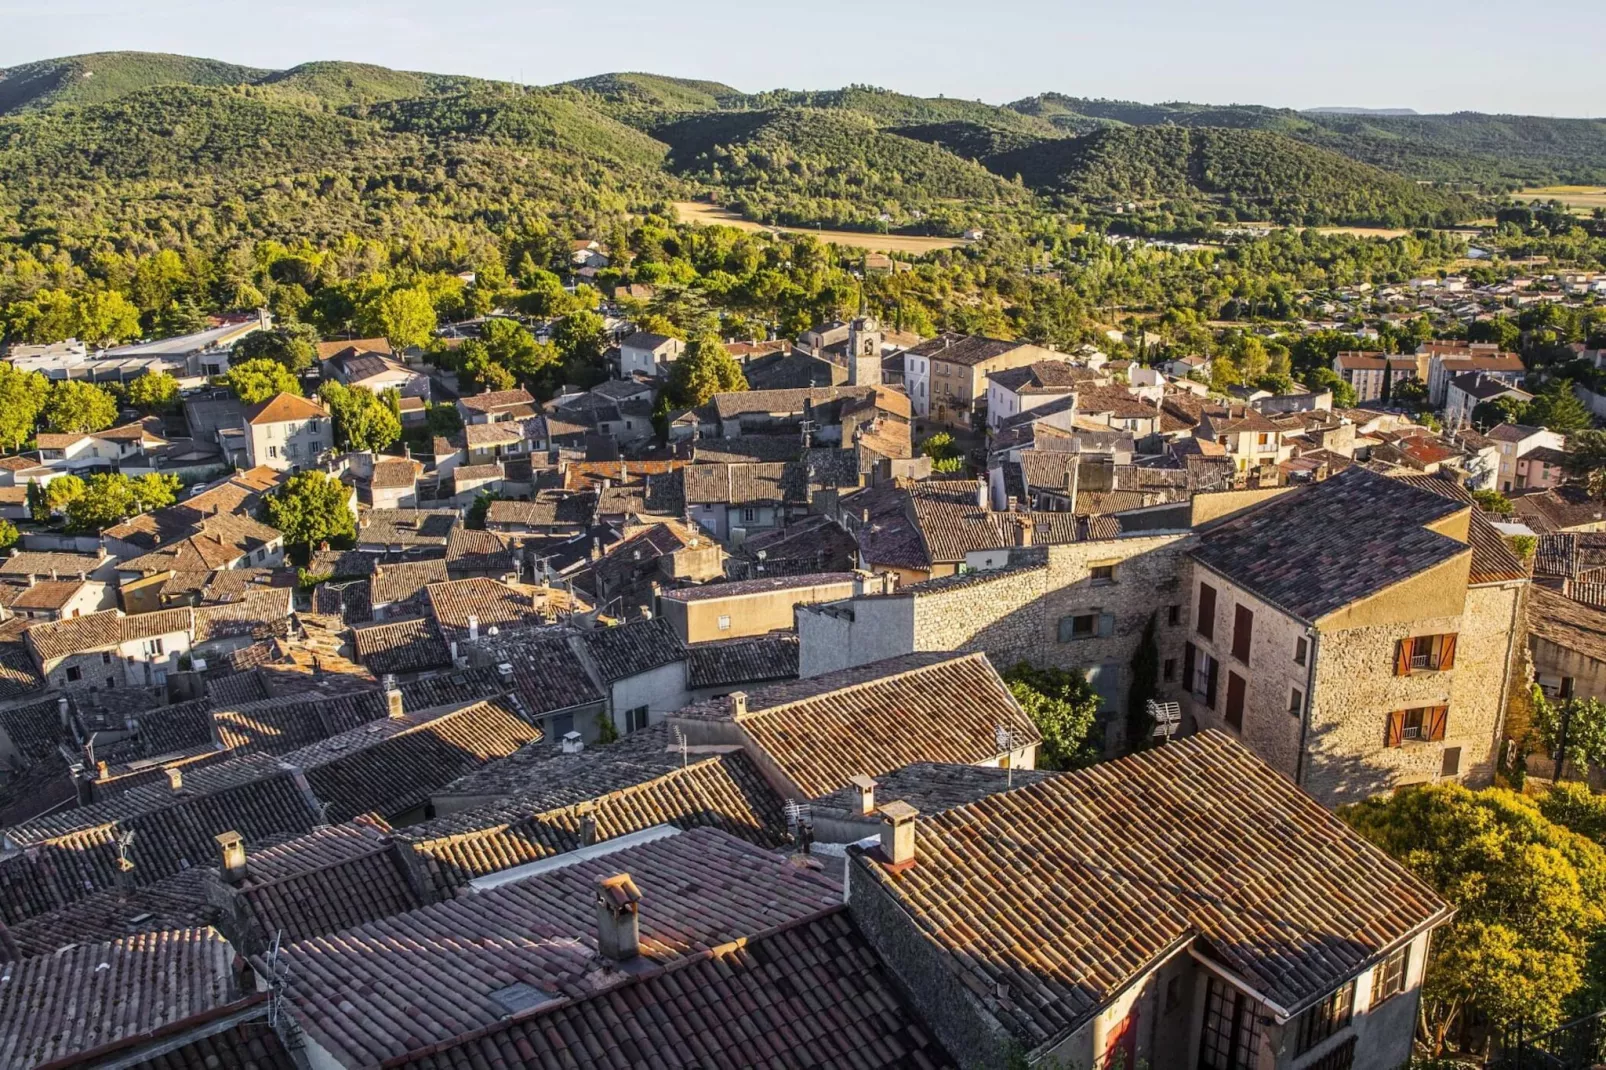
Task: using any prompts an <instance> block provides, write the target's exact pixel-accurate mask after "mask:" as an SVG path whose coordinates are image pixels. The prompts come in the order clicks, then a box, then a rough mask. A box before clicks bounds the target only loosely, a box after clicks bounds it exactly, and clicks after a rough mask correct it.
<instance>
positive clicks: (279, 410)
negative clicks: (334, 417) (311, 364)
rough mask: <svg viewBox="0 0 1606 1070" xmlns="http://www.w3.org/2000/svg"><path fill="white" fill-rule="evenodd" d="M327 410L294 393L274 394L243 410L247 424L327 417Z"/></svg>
mask: <svg viewBox="0 0 1606 1070" xmlns="http://www.w3.org/2000/svg"><path fill="white" fill-rule="evenodd" d="M328 417H329V410H328V409H326V408H324V407H323V406H322V405H319V404H318V403H317V402H315V401H309V400H307V399H306V398H301V397H296V395H294V394H275V395H274V396H273V397H271V398H269V399H268V400H267V401H264V402H262V403H261V404H260V405H253V406H251V407H250V408H248V409H246V410H245V422H246V423H248V424H277V423H284V422H286V421H288V420H312V419H319V418H322V419H327V418H328Z"/></svg>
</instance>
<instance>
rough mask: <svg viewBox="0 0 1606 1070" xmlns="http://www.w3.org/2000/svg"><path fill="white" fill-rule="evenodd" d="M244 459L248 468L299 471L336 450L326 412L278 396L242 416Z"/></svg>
mask: <svg viewBox="0 0 1606 1070" xmlns="http://www.w3.org/2000/svg"><path fill="white" fill-rule="evenodd" d="M245 426H246V456H247V457H249V458H250V461H251V466H252V467H253V468H254V467H257V466H258V465H265V466H267V467H268V468H278V469H283V470H290V471H299V470H300V469H302V468H305V467H308V466H311V465H315V464H317V463H318V462H319V460H320V459H322V457H323V456H324V455H325V454H326V453H328V452H329V451H330V450H332V449H334V448H335V427H334V421H333V420H332V419H330V417H329V410H328V409H325V408H324V407H323V406H322V405H319V404H318V403H317V402H315V401H309V400H308V399H306V398H298V397H296V396H295V395H294V394H278V395H275V396H274V397H272V398H269V399H268V400H267V401H264V402H262V403H261V404H260V405H253V406H252V407H251V408H249V409H247V410H246V413H245Z"/></svg>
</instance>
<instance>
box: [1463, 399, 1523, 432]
mask: <svg viewBox="0 0 1606 1070" xmlns="http://www.w3.org/2000/svg"><path fill="white" fill-rule="evenodd" d="M1528 409H1529V404H1528V402H1526V401H1523V400H1522V399H1520V398H1514V397H1512V396H1511V395H1509V394H1507V395H1506V396H1504V397H1498V398H1495V399H1494V400H1493V401H1480V402H1478V403H1477V404H1476V405H1474V406H1473V408H1472V426H1474V427H1498V426H1499V425H1501V424H1525V423H1527V422H1528V421H1529V419H1530V416H1529V414H1528Z"/></svg>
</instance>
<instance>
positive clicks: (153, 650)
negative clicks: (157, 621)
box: [145, 637, 162, 657]
mask: <svg viewBox="0 0 1606 1070" xmlns="http://www.w3.org/2000/svg"><path fill="white" fill-rule="evenodd" d="M145 653H146V654H147V655H148V656H150V657H160V656H161V654H162V640H161V638H160V637H158V638H155V639H147V640H145Z"/></svg>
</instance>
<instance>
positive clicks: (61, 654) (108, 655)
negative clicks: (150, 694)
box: [26, 609, 195, 691]
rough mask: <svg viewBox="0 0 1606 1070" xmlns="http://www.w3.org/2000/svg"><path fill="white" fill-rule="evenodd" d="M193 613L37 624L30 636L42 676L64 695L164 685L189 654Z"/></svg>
mask: <svg viewBox="0 0 1606 1070" xmlns="http://www.w3.org/2000/svg"><path fill="white" fill-rule="evenodd" d="M192 614H193V611H192V610H189V609H164V610H159V611H157V612H154V613H140V614H138V615H136V616H132V617H125V616H123V614H122V613H120V612H118V611H117V610H115V609H108V610H105V611H103V612H100V613H92V614H90V615H88V616H85V617H74V618H72V619H71V620H63V621H57V622H53V623H41V624H36V625H34V626H33V627H32V628H29V629H28V631H27V633H26V635H27V641H28V649H29V650H30V651H31V652H32V654H33V658H34V663H35V665H37V666H38V669H39V674H40V675H41V676H43V677H44V678H45V679H46V680H47V681H48V682H49V685H50V686H51V687H56V688H60V689H62V690H64V691H70V690H91V689H102V688H104V689H105V690H108V691H111V690H115V689H117V688H120V687H162V686H164V685H165V684H166V683H167V677H168V676H169V675H170V674H172V673H174V672H177V671H178V668H179V659H180V658H182V657H184V656H186V655H188V654H189V651H190V643H191V640H192V638H193V636H194V632H195V622H194V617H193V615H192Z"/></svg>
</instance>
